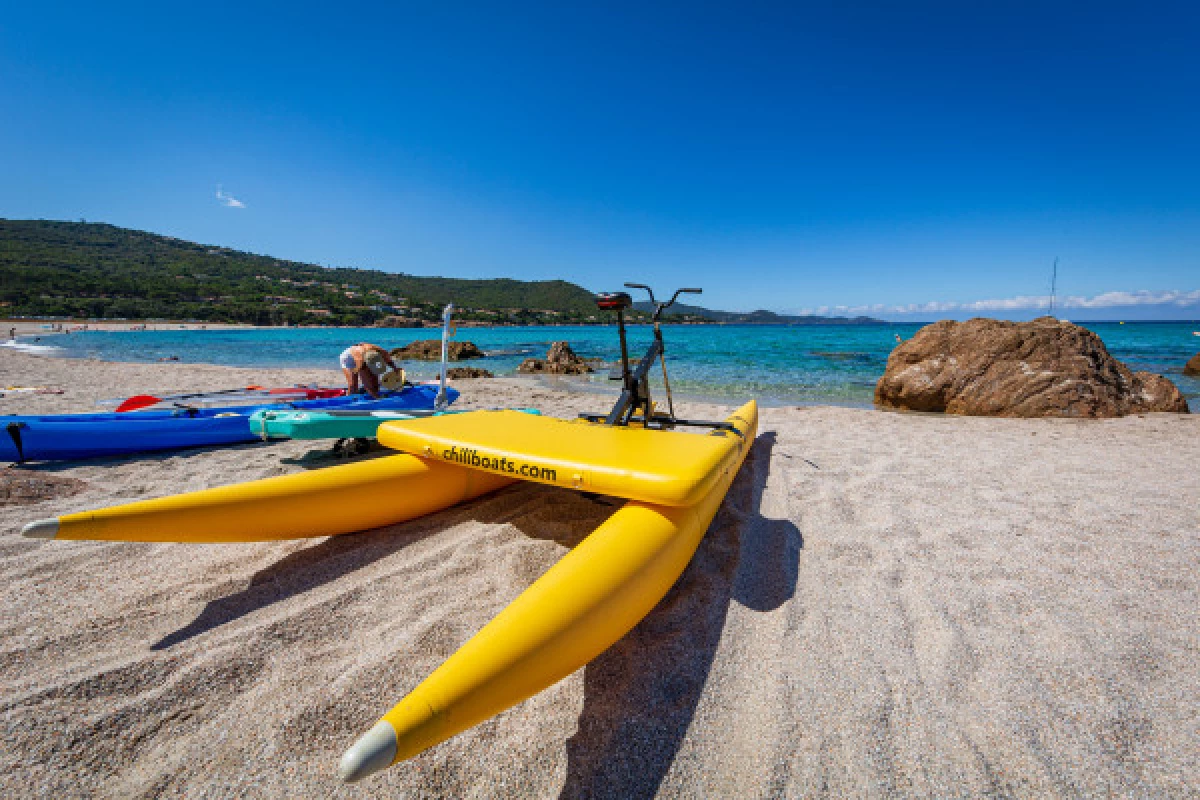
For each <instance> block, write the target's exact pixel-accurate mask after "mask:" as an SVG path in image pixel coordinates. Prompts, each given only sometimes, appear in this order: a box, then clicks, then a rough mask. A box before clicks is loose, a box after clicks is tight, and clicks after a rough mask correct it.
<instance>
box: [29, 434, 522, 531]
mask: <svg viewBox="0 0 1200 800" xmlns="http://www.w3.org/2000/svg"><path fill="white" fill-rule="evenodd" d="M512 482H513V481H512V479H511V478H505V477H503V476H499V475H491V474H488V473H486V472H475V471H473V470H467V469H461V468H458V467H452V466H450V465H447V464H441V463H438V462H435V461H423V460H422V459H419V458H414V457H413V456H409V455H395V456H387V457H385V458H377V459H373V460H370V461H363V462H360V463H357V464H347V465H345V466H339V467H329V468H328V469H320V470H313V471H311V472H303V473H299V474H296V475H282V476H280V477H277V478H266V479H263V480H258V481H251V482H249V483H241V484H236V485H233V486H221V487H218V488H215V489H205V490H203V491H199V492H189V493H187V494H180V495H174V496H172V497H159V498H156V499H153V500H140V501H138V502H136V503H127V504H125V505H120V506H112V507H110V508H102V509H100V510H98V511H85V512H81V513H78V514H67V515H66V516H62V517H58V518H56V519H48V520H40V521H38V522H33V523H30V524H29V525H26V526H25V530H24V531H23V532H24V533H25V535H26V536H31V537H35V538H41V539H108V540H116V541H129V542H223V543H229V542H261V541H272V540H276V539H303V538H306V537H313V536H333V535H336V534H341V533H354V532H356V531H364V530H369V529H371V528H378V527H380V526H383V525H392V524H395V523H397V522H404V521H405V520H410V519H415V518H416V517H421V516H424V515H425V514H431V513H433V512H435V511H441V510H442V509H444V508H449V507H451V506H454V505H457V504H459V503H462V502H464V501H466V500H470V499H472V498H474V497H478V496H480V495H482V494H486V493H488V492H491V491H495V490H496V489H499V488H501V487H503V486H507V485H508V484H510V483H512Z"/></svg>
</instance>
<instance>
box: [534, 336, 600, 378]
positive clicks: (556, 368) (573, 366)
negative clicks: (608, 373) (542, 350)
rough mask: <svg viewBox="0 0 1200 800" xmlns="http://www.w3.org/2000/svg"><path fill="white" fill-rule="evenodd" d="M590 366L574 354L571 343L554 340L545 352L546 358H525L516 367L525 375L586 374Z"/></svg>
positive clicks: (590, 369)
mask: <svg viewBox="0 0 1200 800" xmlns="http://www.w3.org/2000/svg"><path fill="white" fill-rule="evenodd" d="M591 371H592V368H591V366H590V365H589V364H588V363H587V362H586V361H585V360H584V359H582V358H580V357H579V356H577V355H575V351H574V350H572V349H571V345H569V344H567V343H566V342H554V343H553V344H551V345H550V350H549V351H547V353H546V358H545V359H541V358H527V359H525V360H524V361H522V362H521V366H519V367H517V372H520V373H524V374H526V375H533V374H538V373H546V374H550V375H586V374H587V373H589V372H591Z"/></svg>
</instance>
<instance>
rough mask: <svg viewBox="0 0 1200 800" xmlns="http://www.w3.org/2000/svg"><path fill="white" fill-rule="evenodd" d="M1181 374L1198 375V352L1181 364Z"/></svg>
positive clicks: (1199, 360)
mask: <svg viewBox="0 0 1200 800" xmlns="http://www.w3.org/2000/svg"><path fill="white" fill-rule="evenodd" d="M1183 374H1184V375H1191V376H1194V377H1200V353H1196V355H1194V356H1192V357H1191V358H1189V359H1188V362H1187V363H1186V364H1184V365H1183Z"/></svg>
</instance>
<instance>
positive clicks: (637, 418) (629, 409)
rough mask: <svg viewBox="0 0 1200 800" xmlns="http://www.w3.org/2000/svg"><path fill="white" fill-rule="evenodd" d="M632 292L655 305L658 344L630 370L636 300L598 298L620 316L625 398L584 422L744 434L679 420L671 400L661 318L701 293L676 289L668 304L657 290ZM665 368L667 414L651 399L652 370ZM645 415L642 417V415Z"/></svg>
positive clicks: (728, 426)
mask: <svg viewBox="0 0 1200 800" xmlns="http://www.w3.org/2000/svg"><path fill="white" fill-rule="evenodd" d="M625 286H626V287H628V288H630V289H645V290H646V292H647V293H648V294H649V295H650V302H651V303H652V304H653V305H654V316H653V317H652V318H651V321H652V322H653V323H654V341H653V342H651V344H650V347H649V349H647V350H646V355H644V356H642V360H641V361H640V362H639V363H638V365H637V367H635V368H634V369H632V370H631V369H630V368H629V348H628V346H627V344H626V340H625V309H626V308H628V307H629V306H630V305H632V300H631V298H630V297H629V295H628V294H626V293H624V292H615V293H612V294H602V295H598V296H597V298H596V304H597V305H598V306H599V307H600V308H601V309H604V310H612V311H616V312H617V332H618V334H619V335H620V337H621V381H622V389H621V396H620V397H618V398H617V402H616V403H615V404H614V405H613V407H612V411H609V412H608V413H607V414H580V415H579V416H580V417H581V418H582V419H586V420H588V421H590V422H603V423H604V424H605V425H629V424H630V423H639V424H641V425H644V426H645V427H647V428H655V429H658V430H669V429H671V428H674V427H677V426H686V427H697V428H713V429H714V430H724V431H733V432H734V433H737V434H738V435H739V436H740V435H741V431H739V430H738V429H737V428H735V427H734V426H733V425H731V424H729V423H728V422H709V421H706V420H691V419H679V418H678V417H676V416H675V401H674V398H672V397H671V383H670V380H669V379H668V378H667V358H666V351H667V346H666V342H664V341H663V335H662V325H661V323H660V322H659V318H660V317H661V316H662V313H663V312H664V311H666V310H667V309H668V308H670V307H671V306H673V305H675V301H676V300H677V299H679V295H681V294H684V293H689V294H700V293H701V292H702V291H703V290H701V289H676V290H675V294H673V295H671V299H670V300H668V301H667V302H665V303H660V302H658V301H657V300H655V299H654V290H653V289H651V288H650V287H649V286H646V285H645V284H642V283H626V284H625ZM655 361H659V362H660V363H661V364H662V371H663V387H664V389H665V390H666V393H667V412H666V413H663V412H661V411H660V412H657V413H656V412H655V411H654V403H653V402H652V401H651V399H650V370H651V369H652V368H653V367H654V362H655ZM639 411H641V414H640V415H639V414H638V412H639Z"/></svg>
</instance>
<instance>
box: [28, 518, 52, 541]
mask: <svg viewBox="0 0 1200 800" xmlns="http://www.w3.org/2000/svg"><path fill="white" fill-rule="evenodd" d="M21 535H22V536H28V537H29V538H30V539H53V538H54V537H55V536H57V535H58V517H54V518H52V519H39V520H35V521H34V522H31V523H29V524H28V525H26V526H25V527H24V528H22V529H21Z"/></svg>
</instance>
